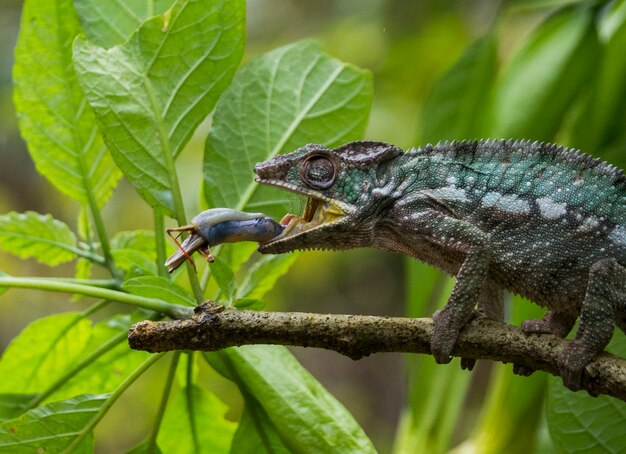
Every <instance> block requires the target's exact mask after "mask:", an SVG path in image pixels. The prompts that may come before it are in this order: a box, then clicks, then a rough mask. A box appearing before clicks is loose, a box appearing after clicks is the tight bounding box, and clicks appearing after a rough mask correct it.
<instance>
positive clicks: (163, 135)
mask: <svg viewBox="0 0 626 454" xmlns="http://www.w3.org/2000/svg"><path fill="white" fill-rule="evenodd" d="M144 85H145V88H146V92H147V93H148V98H149V99H150V104H151V107H152V110H153V112H154V114H155V117H156V118H157V122H156V123H157V129H158V132H159V139H160V141H161V148H162V149H163V156H164V158H165V168H166V169H167V174H168V176H169V179H170V187H171V189H172V199H173V202H174V216H175V217H176V220H177V221H178V225H179V226H183V225H185V224H187V220H186V217H185V205H184V203H183V196H182V194H181V192H180V184H179V183H178V174H177V173H176V162H175V160H174V153H173V150H172V147H171V143H170V138H169V135H168V133H167V130H166V128H165V122H164V121H163V118H162V115H161V110H160V108H159V104H158V102H157V99H156V96H155V94H154V91H153V90H152V83H151V82H150V79H148V77H147V76H146V75H144ZM187 274H188V275H189V283H190V284H191V289H192V290H193V294H194V296H195V297H196V301H197V302H198V303H201V302H202V301H203V299H204V295H203V293H202V289H201V288H200V283H199V282H198V275H197V274H196V270H195V268H194V267H193V266H192V265H191V263H189V262H187Z"/></svg>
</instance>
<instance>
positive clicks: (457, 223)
mask: <svg viewBox="0 0 626 454" xmlns="http://www.w3.org/2000/svg"><path fill="white" fill-rule="evenodd" d="M422 221H423V223H422V230H423V232H424V233H425V234H426V235H428V236H429V237H430V238H431V239H432V240H433V241H435V242H440V243H444V244H445V245H446V246H447V247H452V248H455V249H458V250H461V251H463V252H465V254H466V256H465V260H464V262H463V264H462V265H461V268H460V269H459V272H458V273H457V276H456V282H455V284H454V288H453V290H452V295H451V296H450V298H449V299H448V303H447V304H446V306H445V307H444V308H443V309H442V310H440V311H437V312H436V313H435V314H433V321H434V322H435V327H434V330H433V336H432V338H431V341H430V348H431V351H432V354H433V356H434V358H435V361H437V362H438V363H440V364H445V363H449V362H450V360H451V358H450V353H452V348H453V347H454V344H455V343H456V340H457V338H458V336H459V332H460V331H461V329H462V328H463V326H465V324H466V323H467V322H468V321H469V320H470V318H471V315H472V310H473V309H474V306H475V305H476V303H477V302H478V297H479V296H480V293H481V290H482V289H483V287H484V285H485V279H486V277H487V272H488V268H489V251H488V248H487V241H488V236H487V235H486V234H485V233H484V232H483V231H481V230H480V229H478V228H476V227H475V226H473V225H472V224H470V223H468V222H465V221H461V220H459V219H455V218H451V217H449V216H445V215H442V214H441V213H436V212H429V213H425V215H424V216H423V217H422Z"/></svg>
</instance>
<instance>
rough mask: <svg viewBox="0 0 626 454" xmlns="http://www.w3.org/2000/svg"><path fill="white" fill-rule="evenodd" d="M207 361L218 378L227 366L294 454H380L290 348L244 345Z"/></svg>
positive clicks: (209, 355) (211, 356) (215, 354)
mask: <svg viewBox="0 0 626 454" xmlns="http://www.w3.org/2000/svg"><path fill="white" fill-rule="evenodd" d="M216 356H217V357H216ZM206 357H207V358H209V359H210V361H211V364H214V365H215V367H216V369H217V370H218V371H220V372H221V370H223V369H224V368H223V363H224V361H226V362H227V363H228V368H227V370H228V371H229V374H228V375H226V376H227V378H228V377H229V376H230V377H231V378H232V379H234V380H235V381H236V382H237V384H238V385H239V386H241V387H243V388H244V389H245V392H247V393H249V394H251V395H252V396H253V397H254V398H255V399H256V400H257V401H258V403H259V404H260V405H261V406H262V407H263V410H264V411H265V412H266V414H267V416H268V418H269V419H270V421H271V422H272V425H273V426H274V427H275V428H276V430H277V431H278V432H279V434H280V437H281V439H282V440H283V441H284V443H285V445H287V446H288V447H289V449H290V450H292V451H294V452H303V453H308V452H310V453H319V452H359V453H368V452H376V451H375V449H374V446H373V445H372V443H371V441H370V440H369V439H368V438H367V435H365V432H363V429H362V428H361V427H360V426H359V425H358V423H357V422H356V421H355V420H354V418H353V416H352V415H351V414H350V412H348V410H346V408H345V407H344V406H343V405H342V404H341V403H340V402H339V401H337V399H335V398H334V397H333V396H332V395H331V394H330V393H329V392H328V391H327V390H326V389H325V388H324V387H323V386H322V385H321V384H320V383H319V382H318V381H317V380H315V378H314V377H313V376H312V375H311V374H310V373H309V372H308V371H307V370H306V369H305V368H304V367H302V366H301V365H300V363H299V362H298V361H297V360H296V359H295V358H294V357H293V355H292V354H291V353H289V351H288V350H287V349H286V348H284V347H281V346H269V345H246V346H243V347H239V348H236V349H235V348H229V349H227V350H223V351H222V352H221V353H209V354H206ZM231 374H232V375H231ZM322 421H323V423H321V422H322Z"/></svg>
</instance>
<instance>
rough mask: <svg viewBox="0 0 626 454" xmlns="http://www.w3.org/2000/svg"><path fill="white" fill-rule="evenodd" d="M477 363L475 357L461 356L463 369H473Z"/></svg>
mask: <svg viewBox="0 0 626 454" xmlns="http://www.w3.org/2000/svg"><path fill="white" fill-rule="evenodd" d="M475 365H476V360H475V359H474V358H461V369H463V370H469V371H472V370H473V369H474V366H475Z"/></svg>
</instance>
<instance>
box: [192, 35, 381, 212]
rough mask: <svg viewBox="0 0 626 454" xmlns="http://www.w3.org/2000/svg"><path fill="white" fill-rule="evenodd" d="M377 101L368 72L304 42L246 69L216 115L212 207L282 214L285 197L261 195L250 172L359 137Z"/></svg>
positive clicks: (209, 177) (211, 143)
mask: <svg viewBox="0 0 626 454" xmlns="http://www.w3.org/2000/svg"><path fill="white" fill-rule="evenodd" d="M371 99H372V79H371V75H370V73H369V72H368V71H364V70H362V69H359V68H356V67H354V66H352V65H349V64H346V63H343V62H341V61H338V60H335V59H332V58H330V57H329V56H328V55H326V54H324V53H323V52H322V51H321V50H320V48H319V46H318V45H317V44H315V43H312V42H300V43H296V44H292V45H289V46H285V47H282V48H280V49H277V50H275V51H273V52H269V53H267V54H264V55H262V56H260V57H257V58H255V59H253V60H251V61H250V62H248V63H247V64H246V65H245V66H244V67H242V68H241V70H240V71H239V72H238V73H237V75H236V76H235V78H234V79H233V83H232V84H231V85H230V87H228V89H227V90H226V91H225V92H224V95H223V96H222V97H221V98H220V101H219V102H218V104H217V107H216V109H215V114H214V118H213V124H212V127H211V132H210V134H209V137H208V139H207V142H206V150H205V160H204V182H205V185H204V189H205V196H206V198H207V202H208V203H209V205H210V206H212V207H231V208H234V209H238V210H244V209H245V210H249V211H262V212H264V213H266V214H268V215H272V216H282V215H283V214H285V210H286V208H287V207H288V205H287V200H288V197H287V194H286V192H285V191H278V190H276V189H273V190H272V189H269V188H265V187H264V188H261V187H259V185H257V184H256V183H254V175H253V172H252V169H253V167H254V165H255V163H257V162H258V161H263V160H266V159H269V158H272V157H274V156H276V155H277V154H279V153H283V152H288V151H292V150H294V149H296V148H298V147H300V146H302V145H305V144H307V143H311V142H314V143H322V144H325V145H329V146H332V145H338V144H341V143H343V142H347V141H350V140H355V139H358V138H360V137H361V135H362V134H363V131H364V129H365V126H366V123H367V116H368V113H369V107H370V103H371Z"/></svg>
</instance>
